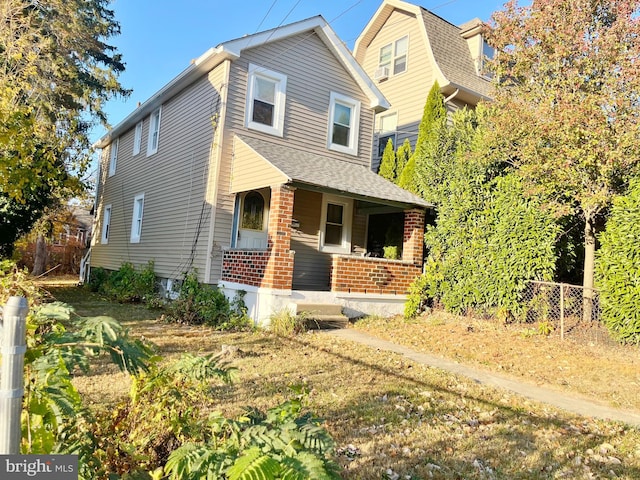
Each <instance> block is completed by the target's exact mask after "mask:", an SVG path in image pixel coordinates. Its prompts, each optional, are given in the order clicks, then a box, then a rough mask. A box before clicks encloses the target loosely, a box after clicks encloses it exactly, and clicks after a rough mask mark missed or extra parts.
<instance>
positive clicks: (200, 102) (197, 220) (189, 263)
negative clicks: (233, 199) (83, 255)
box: [91, 74, 221, 278]
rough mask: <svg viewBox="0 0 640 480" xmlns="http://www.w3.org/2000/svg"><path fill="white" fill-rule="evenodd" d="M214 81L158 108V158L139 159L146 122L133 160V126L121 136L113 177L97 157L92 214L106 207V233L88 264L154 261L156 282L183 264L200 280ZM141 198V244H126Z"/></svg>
mask: <svg viewBox="0 0 640 480" xmlns="http://www.w3.org/2000/svg"><path fill="white" fill-rule="evenodd" d="M210 77H215V75H213V74H212V75H210ZM218 77H219V75H218ZM216 80H217V83H216ZM219 80H220V79H219V78H218V79H215V78H211V80H210V78H207V77H203V78H202V79H200V80H198V81H197V82H196V83H194V84H193V85H192V86H191V87H190V88H188V89H186V90H185V91H183V92H182V93H181V94H179V95H177V96H176V97H174V98H173V99H171V100H170V101H168V102H166V103H165V104H163V105H162V119H161V124H160V139H159V148H158V151H157V153H155V154H153V155H150V156H148V157H147V156H146V148H147V142H146V139H147V137H148V129H149V118H148V117H146V118H145V119H144V124H143V131H142V145H141V152H140V154H139V155H136V156H132V150H133V137H134V134H135V125H133V126H132V128H131V129H130V130H128V131H127V132H126V133H125V134H123V135H122V136H121V137H120V148H119V155H118V165H117V171H116V174H115V175H114V176H112V177H108V178H107V177H106V175H105V173H106V171H105V168H108V154H106V153H105V155H103V162H102V163H103V165H102V171H103V175H102V179H103V181H104V184H103V185H102V188H101V191H100V198H99V208H98V210H99V211H100V206H101V205H107V204H111V205H112V213H111V229H110V231H111V234H110V238H109V242H108V245H100V238H99V237H98V238H97V240H96V244H95V246H94V248H93V250H92V258H91V263H92V266H94V267H95V266H101V267H105V268H109V269H117V268H119V267H120V265H121V264H122V263H123V262H132V263H133V264H134V265H144V264H146V263H147V262H148V261H149V260H153V261H154V264H155V266H154V268H155V271H156V274H157V275H158V276H160V277H168V278H179V277H181V276H182V274H183V273H184V272H185V271H187V270H188V269H189V268H190V267H193V268H195V269H197V270H198V272H199V273H200V276H202V272H204V270H205V267H206V260H207V238H208V229H209V226H210V215H211V209H210V206H209V205H207V204H206V203H205V195H206V191H207V182H208V181H210V179H209V175H210V172H209V159H210V154H211V148H212V144H213V134H214V129H213V125H212V121H211V116H212V114H213V112H215V110H216V109H217V108H219V106H220V100H219V91H218V90H219V88H220V83H221V82H220V81H219ZM105 150H108V149H105ZM105 159H106V162H105ZM105 163H106V165H105ZM143 193H144V215H143V220H142V234H141V239H140V243H130V232H131V221H132V214H133V201H134V197H135V196H136V195H139V194H143ZM99 223H101V219H99ZM99 228H100V227H99ZM94 238H95V237H94ZM196 240H197V242H196ZM194 245H195V246H194Z"/></svg>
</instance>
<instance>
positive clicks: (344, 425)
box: [292, 338, 640, 479]
mask: <svg viewBox="0 0 640 480" xmlns="http://www.w3.org/2000/svg"><path fill="white" fill-rule="evenodd" d="M292 340H293V341H294V342H296V343H298V344H299V345H309V343H308V342H305V341H304V340H302V339H299V338H296V339H292ZM324 351H325V353H327V355H330V356H332V357H334V358H336V359H338V360H339V361H341V362H348V363H351V364H354V365H357V366H358V367H360V368H363V369H366V370H370V371H373V372H375V373H377V374H379V375H384V376H389V377H392V378H395V379H401V380H402V381H403V382H408V383H409V384H413V385H414V386H415V387H417V388H414V389H411V388H408V389H402V390H400V389H393V390H387V391H384V392H380V391H378V392H375V391H372V392H370V393H368V394H367V395H365V396H361V397H360V398H357V399H352V400H351V401H350V402H348V403H346V404H342V405H339V407H338V406H337V405H336V406H335V407H331V406H328V407H327V410H326V411H325V412H324V415H325V418H326V419H327V423H328V425H329V428H330V430H331V431H332V432H336V433H335V434H334V435H335V436H336V439H337V440H339V439H344V440H345V441H346V442H348V443H350V444H353V445H354V446H355V447H356V448H358V445H365V446H366V451H364V450H365V449H363V451H362V452H361V454H360V455H355V456H354V457H352V459H349V458H347V457H345V456H339V457H338V458H339V460H341V461H340V463H341V464H342V465H343V467H344V468H345V474H344V478H348V479H351V478H353V479H356V478H395V477H394V475H395V474H397V475H399V477H398V478H399V479H403V478H407V479H417V478H451V479H453V478H455V479H460V478H463V479H467V478H509V479H516V478H521V479H547V478H601V476H602V477H606V478H610V477H612V476H615V477H620V478H628V479H634V478H640V468H638V465H637V462H636V463H635V464H634V465H628V466H626V465H624V464H623V463H622V462H631V463H633V460H630V457H628V456H627V455H624V457H626V458H623V455H622V454H621V453H619V452H616V451H615V449H616V447H614V445H617V444H618V443H620V438H621V437H622V436H623V435H626V434H630V435H632V436H638V435H639V434H638V432H637V431H636V430H635V429H633V428H631V427H626V426H623V425H621V424H616V423H613V422H611V423H608V422H600V421H594V420H591V419H587V418H582V417H577V416H572V415H569V414H563V413H556V411H555V410H552V409H551V408H550V407H549V408H545V406H543V405H540V404H536V403H533V402H528V401H526V400H525V399H524V398H521V397H517V396H515V395H513V394H510V393H508V394H507V393H505V392H502V391H500V390H498V389H495V388H492V387H487V386H479V385H477V384H475V383H474V382H473V381H471V380H468V379H464V378H459V377H456V376H454V375H453V374H442V376H441V377H440V376H437V377H436V378H435V379H434V380H432V381H425V380H424V379H422V378H419V377H420V376H423V375H422V374H421V373H420V372H431V373H434V372H440V371H439V370H437V369H434V368H427V369H426V370H423V369H421V368H411V372H414V374H407V373H406V372H407V369H404V370H399V369H397V370H396V369H390V368H385V367H381V366H380V365H376V364H374V363H372V362H369V361H365V360H362V359H359V358H355V357H354V356H350V355H348V354H345V353H342V352H336V351H332V350H328V349H324ZM391 355H393V354H391ZM405 363H406V362H405ZM409 363H410V362H409ZM363 380H364V378H354V379H353V381H363ZM452 380H453V381H454V382H455V384H453V385H452ZM440 381H442V382H443V383H445V386H443V385H438V382H440ZM478 389H481V390H480V392H478ZM491 397H494V398H495V399H496V400H494V399H492V398H491ZM514 404H515V405H514ZM354 417H358V418H359V420H360V422H359V423H360V424H362V423H363V422H362V421H363V419H364V421H365V422H366V423H367V424H368V426H367V427H362V425H360V428H359V430H356V431H354ZM356 423H357V422H356ZM631 443H633V442H631ZM617 446H618V447H619V445H617ZM627 448H631V446H630V445H629V446H627ZM634 453H635V454H636V455H637V453H636V452H634V451H633V450H631V454H632V455H633V454H634ZM388 469H391V474H390V475H388V476H387V477H385V475H386V473H385V472H387V470H388Z"/></svg>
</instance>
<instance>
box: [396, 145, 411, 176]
mask: <svg viewBox="0 0 640 480" xmlns="http://www.w3.org/2000/svg"><path fill="white" fill-rule="evenodd" d="M411 153H412V152H411V142H410V141H409V139H408V138H405V139H404V142H402V145H400V146H399V147H398V150H396V179H395V181H396V183H397V182H398V179H399V178H400V176H401V175H402V172H403V171H404V169H405V167H406V166H407V163H409V159H410V158H411Z"/></svg>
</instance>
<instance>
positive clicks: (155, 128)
mask: <svg viewBox="0 0 640 480" xmlns="http://www.w3.org/2000/svg"><path fill="white" fill-rule="evenodd" d="M161 116H162V107H158V108H156V109H155V110H154V111H153V112H152V113H151V117H150V119H149V138H148V139H147V156H149V155H153V154H154V153H156V152H157V151H158V145H159V144H160V117H161Z"/></svg>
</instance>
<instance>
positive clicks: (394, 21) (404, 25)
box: [362, 10, 435, 166]
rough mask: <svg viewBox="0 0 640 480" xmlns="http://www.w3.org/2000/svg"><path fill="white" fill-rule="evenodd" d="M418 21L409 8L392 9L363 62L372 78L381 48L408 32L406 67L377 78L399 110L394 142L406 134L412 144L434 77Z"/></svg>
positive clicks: (390, 101)
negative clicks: (402, 71)
mask: <svg viewBox="0 0 640 480" xmlns="http://www.w3.org/2000/svg"><path fill="white" fill-rule="evenodd" d="M420 22H421V20H418V19H416V17H415V16H414V15H412V14H410V13H408V12H404V11H401V10H394V11H393V13H392V14H391V15H390V16H389V18H388V19H387V20H386V22H385V23H384V26H383V27H382V28H381V29H380V31H379V32H378V34H377V35H376V36H375V37H374V39H373V40H372V41H371V43H370V44H369V46H368V47H367V49H366V52H365V54H364V58H363V62H362V65H363V67H364V70H365V71H366V72H367V73H368V74H369V76H371V77H372V78H373V74H374V73H375V71H376V69H377V68H378V60H379V55H380V48H382V47H383V46H385V45H388V44H390V43H392V42H395V41H396V40H398V39H400V38H402V37H403V36H405V35H409V48H408V52H407V70H406V71H405V72H404V73H401V74H398V75H390V76H389V78H388V79H387V80H383V81H379V82H376V85H377V86H378V88H379V89H380V90H381V91H382V93H383V94H384V96H385V97H386V98H387V100H388V101H389V103H390V104H391V111H397V112H398V135H397V142H396V143H397V146H399V145H402V143H403V142H404V140H405V138H409V139H410V140H411V144H412V146H413V145H415V139H416V137H417V134H418V128H417V127H418V125H419V124H420V119H421V118H422V112H423V109H424V104H425V102H426V100H427V95H428V94H429V89H430V88H431V86H432V85H433V82H434V78H435V72H434V68H433V65H432V61H431V58H430V56H429V55H428V50H427V48H428V46H427V43H426V41H425V38H424V33H423V30H422V29H421V27H420ZM383 114H384V113H383ZM377 128H379V126H378V125H376V129H377ZM374 148H375V150H374V152H375V154H374V157H376V158H375V163H376V166H377V164H378V161H379V160H378V158H377V151H378V145H377V139H376V141H375V142H374Z"/></svg>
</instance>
